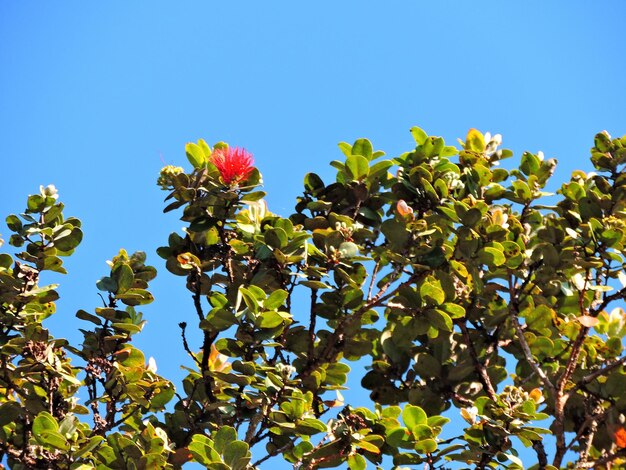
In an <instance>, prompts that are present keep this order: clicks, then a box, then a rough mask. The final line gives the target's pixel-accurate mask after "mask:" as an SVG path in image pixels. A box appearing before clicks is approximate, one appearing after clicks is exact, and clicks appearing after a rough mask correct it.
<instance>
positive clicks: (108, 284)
mask: <svg viewBox="0 0 626 470" xmlns="http://www.w3.org/2000/svg"><path fill="white" fill-rule="evenodd" d="M96 287H97V288H98V290H101V291H105V292H111V293H112V294H115V292H117V282H115V280H114V279H112V278H110V277H108V276H105V277H103V278H102V279H100V280H99V281H97V282H96Z"/></svg>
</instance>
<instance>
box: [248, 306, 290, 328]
mask: <svg viewBox="0 0 626 470" xmlns="http://www.w3.org/2000/svg"><path fill="white" fill-rule="evenodd" d="M284 321H285V319H284V318H283V317H282V316H281V315H280V314H279V313H278V312H275V311H273V310H270V311H267V312H263V313H261V314H260V315H259V316H258V317H257V318H256V320H255V324H256V325H257V326H258V327H259V328H275V327H277V326H278V325H282V324H283V322H284Z"/></svg>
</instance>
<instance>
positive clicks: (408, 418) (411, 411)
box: [402, 405, 428, 429]
mask: <svg viewBox="0 0 626 470" xmlns="http://www.w3.org/2000/svg"><path fill="white" fill-rule="evenodd" d="M402 420H403V421H404V424H405V425H406V426H407V427H408V428H409V429H410V428H413V427H414V426H417V425H418V424H427V423H428V417H427V416H426V413H425V412H424V410H423V409H422V408H420V407H419V406H414V405H406V406H405V407H404V410H402Z"/></svg>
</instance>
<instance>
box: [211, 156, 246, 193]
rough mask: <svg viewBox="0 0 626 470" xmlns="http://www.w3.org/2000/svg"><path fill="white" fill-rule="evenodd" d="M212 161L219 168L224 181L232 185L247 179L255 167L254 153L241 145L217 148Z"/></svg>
mask: <svg viewBox="0 0 626 470" xmlns="http://www.w3.org/2000/svg"><path fill="white" fill-rule="evenodd" d="M210 161H211V163H213V165H215V166H216V167H217V169H218V170H219V172H220V175H221V176H222V180H223V181H224V183H225V184H228V185H230V186H234V185H237V184H239V183H241V182H243V181H245V180H247V179H248V177H249V176H250V173H251V172H252V170H253V168H254V167H253V166H252V165H253V164H254V160H253V159H252V154H251V153H250V152H248V151H247V150H246V149H244V148H239V147H227V148H218V149H215V150H214V151H213V153H212V154H211V158H210Z"/></svg>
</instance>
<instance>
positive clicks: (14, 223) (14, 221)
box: [6, 214, 22, 232]
mask: <svg viewBox="0 0 626 470" xmlns="http://www.w3.org/2000/svg"><path fill="white" fill-rule="evenodd" d="M6 222H7V227H9V229H10V230H12V231H13V232H19V231H20V230H22V221H21V220H20V219H19V217H18V216H16V215H14V214H11V215H10V216H8V217H7V218H6Z"/></svg>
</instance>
